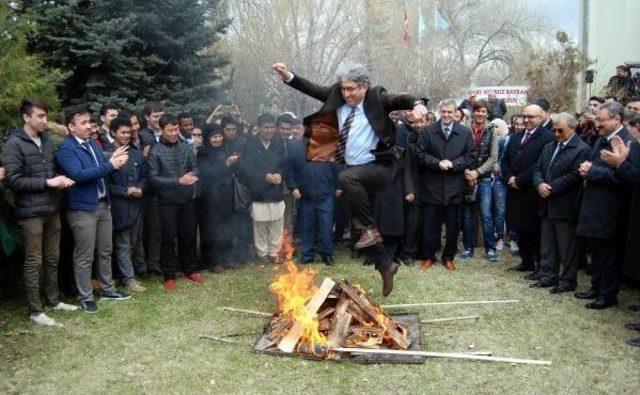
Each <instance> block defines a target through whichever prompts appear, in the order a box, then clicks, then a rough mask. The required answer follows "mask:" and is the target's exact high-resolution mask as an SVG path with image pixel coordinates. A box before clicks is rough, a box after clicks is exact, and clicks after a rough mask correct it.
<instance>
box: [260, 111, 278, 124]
mask: <svg viewBox="0 0 640 395" xmlns="http://www.w3.org/2000/svg"><path fill="white" fill-rule="evenodd" d="M265 123H274V124H275V123H276V119H275V118H274V117H273V115H272V114H269V113H267V112H265V113H262V114H260V115H259V116H258V121H257V124H258V126H262V125H264V124H265Z"/></svg>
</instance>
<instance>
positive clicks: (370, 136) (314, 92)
mask: <svg viewBox="0 0 640 395" xmlns="http://www.w3.org/2000/svg"><path fill="white" fill-rule="evenodd" d="M273 69H274V70H275V71H276V73H278V75H279V76H280V77H281V78H282V79H283V81H285V82H286V83H287V84H288V85H290V86H291V87H292V88H294V89H297V90H299V91H300V92H302V93H304V94H307V95H309V96H311V97H313V98H315V99H318V100H320V101H322V102H323V103H324V104H323V106H322V108H321V109H320V111H318V112H317V113H315V114H313V115H310V116H308V117H306V118H305V120H304V125H305V137H307V138H308V139H309V146H308V149H307V160H310V161H317V162H336V163H338V164H344V165H345V166H344V170H342V172H341V173H340V175H339V176H338V188H339V189H340V190H341V191H342V192H341V193H342V195H343V200H344V203H345V207H346V210H347V214H348V216H349V217H350V219H351V221H352V227H353V229H354V230H355V231H356V233H360V234H361V236H360V238H359V239H358V241H357V242H356V243H355V248H357V249H367V251H368V253H369V255H370V257H371V258H372V259H373V260H374V261H375V262H376V269H378V270H379V271H380V274H381V276H382V283H383V290H382V293H383V295H384V296H387V295H388V294H389V293H391V290H392V289H393V275H394V274H395V272H396V271H397V269H398V264H397V263H396V262H393V261H392V260H391V258H390V257H389V255H388V254H387V253H386V251H385V250H384V247H382V246H381V243H382V236H381V234H380V231H379V230H378V228H377V226H376V223H375V217H374V213H373V207H372V205H371V202H370V196H369V195H370V194H372V193H376V192H380V191H382V190H384V188H386V187H387V185H389V184H390V183H391V181H392V180H393V175H394V173H393V161H394V160H395V151H394V145H395V135H396V129H395V125H394V123H393V121H392V120H391V119H390V118H389V113H390V112H392V111H396V110H411V109H413V110H415V111H416V112H417V113H418V115H419V116H420V115H422V114H426V113H427V109H426V108H425V106H424V105H423V104H422V101H421V100H419V99H418V98H417V97H415V96H412V95H409V94H399V95H394V94H390V93H388V92H387V91H386V89H384V88H383V87H380V86H375V87H371V82H370V79H369V72H368V71H367V70H366V69H365V68H364V67H362V66H356V67H353V68H351V69H349V70H348V71H346V72H345V73H343V74H341V75H340V76H339V77H338V81H337V82H336V83H334V84H333V85H331V86H319V85H316V84H314V83H312V82H310V81H307V80H305V79H304V78H302V77H300V76H297V75H294V74H293V73H292V72H291V71H289V69H288V68H287V65H285V64H284V63H275V64H274V65H273ZM371 247H375V248H371Z"/></svg>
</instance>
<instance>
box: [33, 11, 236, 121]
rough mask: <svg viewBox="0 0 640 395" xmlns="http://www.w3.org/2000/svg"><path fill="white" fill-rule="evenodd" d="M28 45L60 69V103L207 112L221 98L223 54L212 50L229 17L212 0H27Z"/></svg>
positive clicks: (48, 63) (51, 64) (49, 63)
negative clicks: (153, 103)
mask: <svg viewBox="0 0 640 395" xmlns="http://www.w3.org/2000/svg"><path fill="white" fill-rule="evenodd" d="M23 4H24V9H25V10H27V11H28V12H29V13H30V14H31V15H33V18H34V19H35V20H36V21H37V24H38V28H37V34H35V35H33V37H32V40H31V49H32V50H33V51H34V52H36V53H40V54H42V56H43V57H44V59H45V62H46V64H47V65H48V66H50V67H57V68H60V69H62V70H65V71H66V72H67V75H66V78H65V81H64V85H63V88H62V90H61V96H62V99H63V101H64V103H65V104H72V103H89V104H91V106H92V107H93V108H94V109H96V108H97V107H99V106H100V105H101V104H104V103H106V102H111V103H116V104H120V105H129V106H137V107H140V106H141V105H142V103H143V101H144V100H148V99H154V100H162V101H164V102H165V104H166V106H167V107H168V108H169V109H170V110H183V109H190V110H192V111H197V112H203V113H206V112H208V111H209V110H210V109H211V108H212V107H213V105H214V104H215V103H216V102H217V101H219V100H221V99H222V98H223V97H224V93H225V92H224V90H223V89H222V85H223V82H224V78H223V77H224V76H223V75H222V74H221V73H222V72H221V70H222V69H223V67H224V66H225V65H227V64H228V60H227V58H226V57H225V56H223V55H221V54H220V53H218V52H217V51H216V50H214V49H213V46H214V44H215V43H216V42H217V41H218V40H219V39H220V37H221V35H222V34H224V33H225V32H226V28H227V26H228V24H229V20H228V19H227V18H225V17H224V16H223V15H224V13H223V8H222V3H221V1H220V0H191V1H181V0H164V1H142V0H102V1H97V0H94V1H91V0H57V1H52V0H28V1H24V2H23Z"/></svg>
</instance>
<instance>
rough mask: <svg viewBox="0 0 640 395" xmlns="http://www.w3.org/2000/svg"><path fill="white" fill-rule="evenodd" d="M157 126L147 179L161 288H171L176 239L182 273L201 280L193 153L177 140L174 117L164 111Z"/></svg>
mask: <svg viewBox="0 0 640 395" xmlns="http://www.w3.org/2000/svg"><path fill="white" fill-rule="evenodd" d="M159 126H160V128H161V130H162V134H161V135H160V140H159V142H158V143H157V144H155V145H154V146H153V148H152V149H151V156H150V157H149V166H150V175H151V178H150V182H151V186H152V188H153V189H154V190H155V192H156V196H157V199H158V212H159V213H160V232H161V235H162V245H161V249H160V254H161V257H160V265H161V266H162V272H163V275H164V288H165V289H166V290H167V291H172V290H174V289H175V287H176V267H177V262H176V258H175V255H174V251H175V247H176V239H177V240H178V254H179V256H180V262H181V263H182V271H183V272H184V275H185V277H187V278H188V279H189V280H191V281H194V282H197V283H199V282H202V276H201V275H200V273H199V272H198V271H197V270H196V256H195V250H196V214H195V210H194V206H193V200H194V198H195V194H196V183H197V182H198V176H197V166H196V158H195V155H194V154H193V151H192V150H191V148H190V147H189V145H187V144H186V143H184V142H183V141H181V140H180V127H179V125H178V118H176V117H175V116H173V115H168V114H164V115H162V117H161V118H160V121H159Z"/></svg>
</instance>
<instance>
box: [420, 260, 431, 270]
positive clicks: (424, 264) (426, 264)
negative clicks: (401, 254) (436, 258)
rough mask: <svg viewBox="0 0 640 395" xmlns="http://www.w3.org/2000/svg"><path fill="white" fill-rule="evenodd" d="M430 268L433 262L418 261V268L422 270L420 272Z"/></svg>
mask: <svg viewBox="0 0 640 395" xmlns="http://www.w3.org/2000/svg"><path fill="white" fill-rule="evenodd" d="M431 266H433V261H432V260H431V259H425V260H424V261H420V267H421V268H422V270H429V268H430V267H431Z"/></svg>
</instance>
